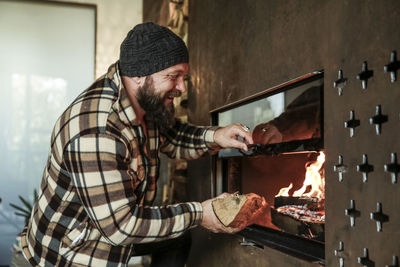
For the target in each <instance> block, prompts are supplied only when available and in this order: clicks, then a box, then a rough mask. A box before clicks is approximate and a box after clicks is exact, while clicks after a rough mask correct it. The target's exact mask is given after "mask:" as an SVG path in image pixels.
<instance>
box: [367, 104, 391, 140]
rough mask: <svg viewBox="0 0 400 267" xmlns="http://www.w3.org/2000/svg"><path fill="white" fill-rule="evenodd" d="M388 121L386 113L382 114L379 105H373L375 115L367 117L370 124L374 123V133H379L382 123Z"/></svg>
mask: <svg viewBox="0 0 400 267" xmlns="http://www.w3.org/2000/svg"><path fill="white" fill-rule="evenodd" d="M387 121H388V116H387V115H382V109H381V105H377V106H376V107H375V116H372V117H371V118H370V119H369V123H370V124H375V130H376V135H380V134H381V132H382V123H385V122H387Z"/></svg>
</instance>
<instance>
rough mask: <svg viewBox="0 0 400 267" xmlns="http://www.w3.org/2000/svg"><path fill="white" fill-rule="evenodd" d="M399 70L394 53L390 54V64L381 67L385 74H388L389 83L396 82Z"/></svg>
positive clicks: (398, 62)
mask: <svg viewBox="0 0 400 267" xmlns="http://www.w3.org/2000/svg"><path fill="white" fill-rule="evenodd" d="M398 69H400V61H398V60H397V57H396V51H392V53H390V63H389V64H387V65H385V66H384V67H383V70H384V71H385V72H389V73H390V81H391V82H392V83H394V82H395V81H396V80H397V70H398Z"/></svg>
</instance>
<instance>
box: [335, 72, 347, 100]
mask: <svg viewBox="0 0 400 267" xmlns="http://www.w3.org/2000/svg"><path fill="white" fill-rule="evenodd" d="M346 83H347V78H343V71H342V70H339V71H338V79H337V80H336V81H334V82H333V87H336V88H337V89H338V95H339V96H341V95H342V94H343V88H344V87H345V85H346Z"/></svg>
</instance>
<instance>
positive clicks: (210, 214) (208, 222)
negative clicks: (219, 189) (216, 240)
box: [201, 193, 243, 234]
mask: <svg viewBox="0 0 400 267" xmlns="http://www.w3.org/2000/svg"><path fill="white" fill-rule="evenodd" d="M230 195H231V194H229V193H223V194H221V195H219V196H217V197H216V198H223V197H227V196H230ZM216 198H212V199H208V200H206V201H204V202H202V203H201V206H202V207H203V221H202V222H201V226H203V227H204V228H206V229H208V230H210V231H211V232H214V233H227V234H234V233H237V232H239V231H240V230H242V229H243V228H232V227H226V226H224V225H223V224H222V223H221V222H220V221H219V220H218V218H217V216H215V213H214V210H213V207H212V205H211V203H212V202H213V200H215V199H216Z"/></svg>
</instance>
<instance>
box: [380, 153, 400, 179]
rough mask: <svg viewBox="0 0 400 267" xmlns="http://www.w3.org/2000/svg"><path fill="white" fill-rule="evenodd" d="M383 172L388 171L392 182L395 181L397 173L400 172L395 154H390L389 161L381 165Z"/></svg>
mask: <svg viewBox="0 0 400 267" xmlns="http://www.w3.org/2000/svg"><path fill="white" fill-rule="evenodd" d="M383 169H384V170H385V172H390V173H391V176H392V184H396V183H397V175H398V173H399V172H400V165H399V164H397V154H396V153H391V154H390V163H389V164H385V165H384V166H383Z"/></svg>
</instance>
